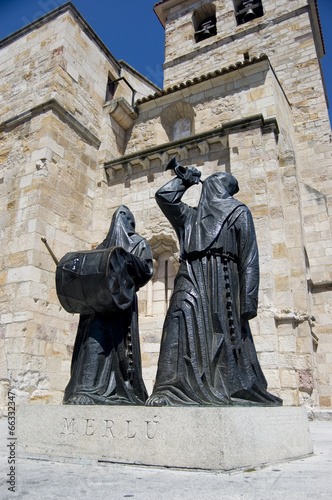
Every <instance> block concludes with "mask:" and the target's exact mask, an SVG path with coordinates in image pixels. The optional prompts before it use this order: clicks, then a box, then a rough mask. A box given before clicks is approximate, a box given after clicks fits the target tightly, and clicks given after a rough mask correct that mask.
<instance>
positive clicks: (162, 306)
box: [152, 252, 176, 316]
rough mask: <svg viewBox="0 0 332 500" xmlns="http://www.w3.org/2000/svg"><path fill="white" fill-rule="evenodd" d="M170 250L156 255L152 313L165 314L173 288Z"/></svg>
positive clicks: (173, 271)
mask: <svg viewBox="0 0 332 500" xmlns="http://www.w3.org/2000/svg"><path fill="white" fill-rule="evenodd" d="M171 257H172V255H171V253H170V252H163V253H162V254H160V255H159V256H158V261H157V263H158V264H157V266H156V268H155V273H154V276H153V279H152V315H153V316H154V315H159V314H162V315H165V314H166V312H167V309H168V306H169V300H170V298H171V295H172V292H173V288H174V278H175V274H176V270H175V268H174V264H173V263H172V259H171Z"/></svg>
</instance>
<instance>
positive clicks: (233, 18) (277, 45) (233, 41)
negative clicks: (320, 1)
mask: <svg viewBox="0 0 332 500" xmlns="http://www.w3.org/2000/svg"><path fill="white" fill-rule="evenodd" d="M154 11H155V13H156V14H157V16H158V18H159V20H160V22H161V23H162V25H163V26H164V28H165V62H164V87H165V88H167V87H169V86H173V85H176V84H178V83H182V82H185V81H187V80H189V79H193V78H196V77H200V76H202V75H206V74H208V73H210V72H213V71H216V70H220V69H221V68H223V67H227V66H230V65H232V64H236V63H238V62H242V61H243V60H244V59H246V58H248V59H252V58H253V57H259V56H260V55H261V54H262V53H265V54H266V55H267V56H268V57H269V59H270V61H271V63H272V64H273V67H274V69H275V70H278V67H281V68H283V69H284V68H285V65H287V67H288V68H290V69H291V70H292V69H294V68H296V67H298V65H297V63H298V56H299V53H301V52H303V48H305V47H306V46H304V45H303V43H304V42H306V44H308V43H311V44H312V47H313V49H315V51H316V52H317V53H316V54H315V57H316V59H318V60H319V59H320V58H321V57H323V55H324V44H323V40H322V34H321V30H320V24H319V17H318V10H317V2H316V0H292V1H290V0H278V2H275V0H203V1H197V0H186V1H185V2H183V1H180V0H162V1H161V2H159V3H157V4H156V5H155V6H154ZM309 40H310V42H309ZM299 51H300V52H299ZM292 65H293V68H292Z"/></svg>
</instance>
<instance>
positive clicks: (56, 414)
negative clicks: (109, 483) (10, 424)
mask: <svg viewBox="0 0 332 500" xmlns="http://www.w3.org/2000/svg"><path fill="white" fill-rule="evenodd" d="M17 424H18V425H17V443H18V452H19V457H22V458H34V459H43V460H52V461H61V462H74V463H82V464H87V463H96V462H110V463H117V464H132V465H149V466H158V467H173V468H186V469H202V470H216V471H217V470H218V471H225V470H232V469H245V468H252V467H258V466H264V465H267V464H271V463H274V462H280V461H285V460H292V459H297V458H302V457H305V456H308V455H310V454H312V453H313V448H312V441H311V436H310V432H309V422H308V416H307V412H306V409H305V408H303V407H241V408H232V407H219V408H206V407H199V408H195V407H190V408H183V407H181V408H179V407H176V408H169V407H163V408H154V407H141V406H79V405H77V406H65V405H40V404H28V405H21V406H20V408H19V410H18V415H17Z"/></svg>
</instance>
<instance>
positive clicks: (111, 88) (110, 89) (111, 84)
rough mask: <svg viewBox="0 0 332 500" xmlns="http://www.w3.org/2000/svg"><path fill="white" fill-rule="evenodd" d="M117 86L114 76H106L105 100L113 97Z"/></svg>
mask: <svg viewBox="0 0 332 500" xmlns="http://www.w3.org/2000/svg"><path fill="white" fill-rule="evenodd" d="M117 88H118V81H117V80H115V78H112V77H111V76H109V77H108V80H107V86H106V97H105V101H106V102H108V101H111V100H112V99H114V96H115V92H116V89H117Z"/></svg>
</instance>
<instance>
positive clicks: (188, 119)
mask: <svg viewBox="0 0 332 500" xmlns="http://www.w3.org/2000/svg"><path fill="white" fill-rule="evenodd" d="M194 117H195V112H194V109H193V107H192V105H191V104H190V103H189V102H187V101H179V102H177V103H175V104H171V105H170V106H168V107H167V108H166V109H164V110H163V112H162V113H161V115H160V121H161V125H162V127H163V128H164V130H165V132H166V134H167V136H168V138H169V140H170V141H175V140H176V139H182V138H183V137H188V136H190V135H192V134H194V133H195V130H194V128H195V122H194Z"/></svg>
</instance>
